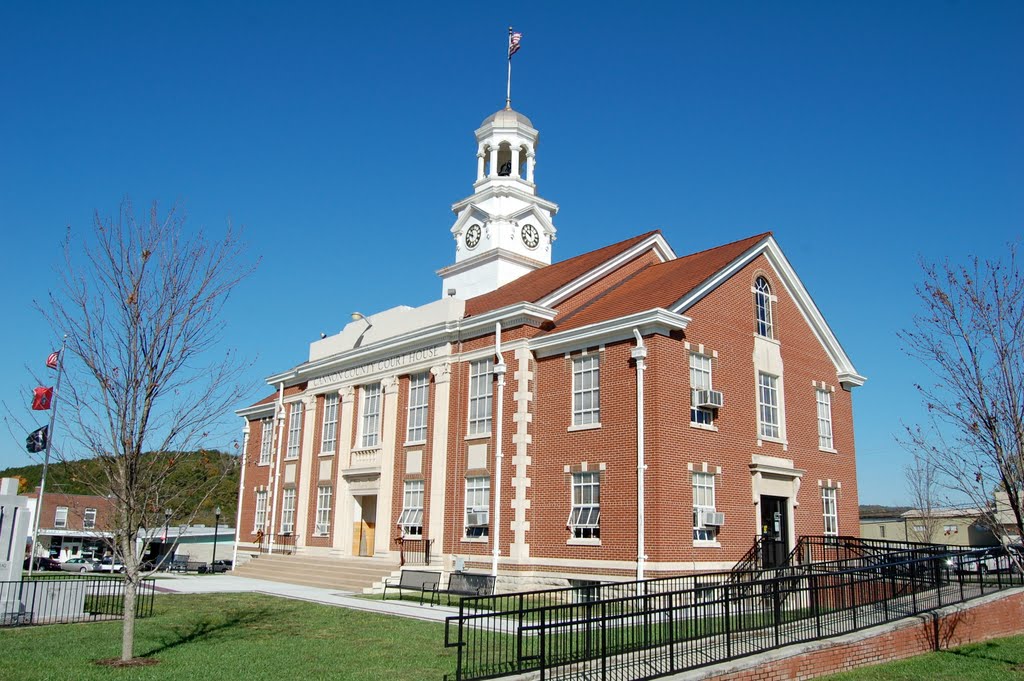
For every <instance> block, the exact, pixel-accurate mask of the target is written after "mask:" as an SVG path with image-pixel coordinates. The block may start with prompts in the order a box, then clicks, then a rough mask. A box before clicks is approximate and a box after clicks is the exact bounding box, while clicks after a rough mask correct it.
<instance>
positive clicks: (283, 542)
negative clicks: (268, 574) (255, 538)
mask: <svg viewBox="0 0 1024 681" xmlns="http://www.w3.org/2000/svg"><path fill="white" fill-rule="evenodd" d="M296 536H297V535H295V534H292V533H290V532H289V533H286V534H279V535H277V536H276V537H274V539H275V541H273V542H272V541H270V537H260V541H259V543H258V544H257V546H258V550H259V552H260V553H280V554H283V555H286V556H290V555H291V554H293V553H295V538H296Z"/></svg>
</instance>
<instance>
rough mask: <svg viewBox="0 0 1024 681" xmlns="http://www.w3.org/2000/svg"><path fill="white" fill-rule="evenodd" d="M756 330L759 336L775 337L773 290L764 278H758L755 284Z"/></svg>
mask: <svg viewBox="0 0 1024 681" xmlns="http://www.w3.org/2000/svg"><path fill="white" fill-rule="evenodd" d="M754 328H755V329H756V330H757V335H758V336H764V337H765V338H774V337H775V335H774V328H773V325H772V289H771V286H769V285H768V280H767V279H765V278H764V277H758V278H757V280H756V281H755V282H754Z"/></svg>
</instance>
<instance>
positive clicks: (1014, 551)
mask: <svg viewBox="0 0 1024 681" xmlns="http://www.w3.org/2000/svg"><path fill="white" fill-rule="evenodd" d="M947 562H948V564H949V566H950V568H952V569H954V570H956V571H958V572H963V573H971V574H982V575H985V574H988V573H990V572H1020V571H1021V566H1022V565H1024V549H1022V548H1021V547H1020V546H1018V545H1010V546H993V547H990V548H986V549H979V550H977V551H970V552H967V553H963V554H960V555H958V556H951V557H950V558H949V559H948V561H947Z"/></svg>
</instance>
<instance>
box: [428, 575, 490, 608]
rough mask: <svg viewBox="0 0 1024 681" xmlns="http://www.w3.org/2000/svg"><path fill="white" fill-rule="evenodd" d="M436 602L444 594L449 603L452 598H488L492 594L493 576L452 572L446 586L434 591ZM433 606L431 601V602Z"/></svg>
mask: <svg viewBox="0 0 1024 681" xmlns="http://www.w3.org/2000/svg"><path fill="white" fill-rule="evenodd" d="M436 593H437V595H438V602H440V594H446V595H447V596H448V597H449V601H450V600H451V597H452V596H490V595H492V594H493V593H494V575H481V574H477V573H473V572H453V573H452V574H451V576H450V577H448V586H446V587H445V588H444V589H438V590H437V591H436ZM431 604H433V601H431Z"/></svg>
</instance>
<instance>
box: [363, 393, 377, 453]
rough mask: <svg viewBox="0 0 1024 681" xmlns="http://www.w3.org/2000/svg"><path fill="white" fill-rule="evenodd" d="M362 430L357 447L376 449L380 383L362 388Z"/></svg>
mask: <svg viewBox="0 0 1024 681" xmlns="http://www.w3.org/2000/svg"><path fill="white" fill-rule="evenodd" d="M360 427H361V428H362V430H361V431H360V433H361V437H360V441H359V445H360V446H361V447H364V448H365V447H376V446H377V445H378V444H379V443H380V383H371V384H370V385H364V386H363V413H362V422H361V424H360Z"/></svg>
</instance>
